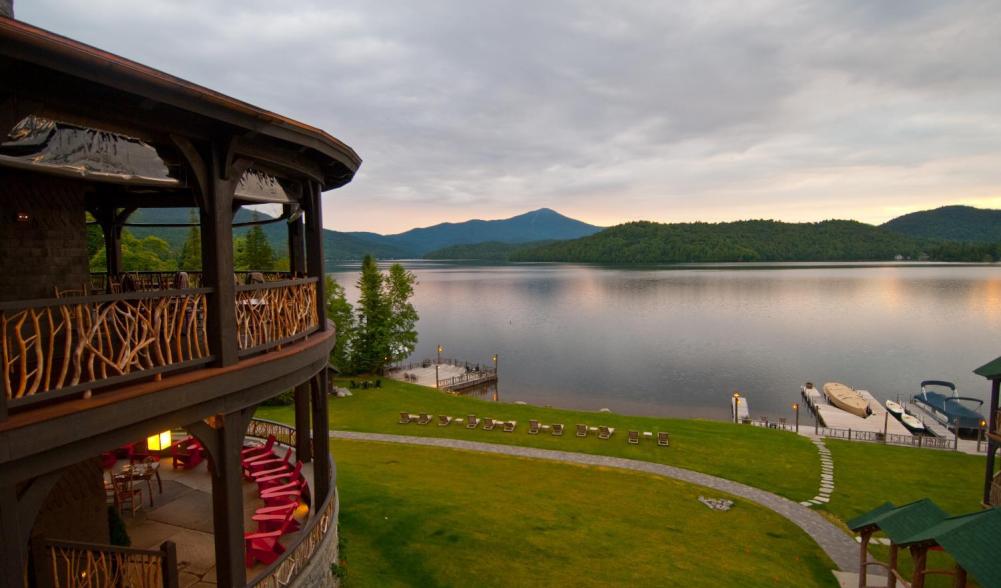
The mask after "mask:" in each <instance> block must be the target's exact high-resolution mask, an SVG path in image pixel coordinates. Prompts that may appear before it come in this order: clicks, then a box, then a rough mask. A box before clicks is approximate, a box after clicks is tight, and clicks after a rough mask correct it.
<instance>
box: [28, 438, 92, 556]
mask: <svg viewBox="0 0 1001 588" xmlns="http://www.w3.org/2000/svg"><path fill="white" fill-rule="evenodd" d="M31 537H32V538H35V537H45V538H46V539H62V540H65V541H83V542H86V543H103V544H107V543H108V541H109V538H108V505H107V503H106V501H105V497H104V471H103V470H102V469H101V461H100V459H98V458H96V457H95V458H92V459H88V460H85V461H82V462H80V463H78V464H76V465H72V466H70V467H68V468H65V469H64V470H63V475H62V477H61V478H59V481H58V482H56V485H55V487H54V488H53V489H52V492H50V493H49V496H48V497H47V498H46V499H45V502H44V503H43V504H42V509H41V510H40V511H39V513H38V518H37V519H35V526H34V527H32V529H31Z"/></svg>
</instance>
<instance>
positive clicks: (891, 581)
mask: <svg viewBox="0 0 1001 588" xmlns="http://www.w3.org/2000/svg"><path fill="white" fill-rule="evenodd" d="M899 551H900V547H898V546H897V544H896V543H890V561H889V567H890V570H889V573H888V574H887V576H886V588H896V586H897V554H898V552H899Z"/></svg>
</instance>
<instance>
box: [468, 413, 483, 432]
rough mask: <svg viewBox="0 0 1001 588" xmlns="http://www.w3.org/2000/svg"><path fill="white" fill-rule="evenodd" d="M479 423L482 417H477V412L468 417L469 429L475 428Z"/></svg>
mask: <svg viewBox="0 0 1001 588" xmlns="http://www.w3.org/2000/svg"><path fill="white" fill-rule="evenodd" d="M478 424H480V419H478V418H476V415H475V414H471V415H469V416H468V417H467V418H466V428H467V429H475V428H476V425H478Z"/></svg>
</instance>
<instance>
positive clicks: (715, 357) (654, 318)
mask: <svg viewBox="0 0 1001 588" xmlns="http://www.w3.org/2000/svg"><path fill="white" fill-rule="evenodd" d="M404 265H406V266H407V267H408V268H409V269H410V270H411V271H413V272H414V273H415V274H416V275H417V278H418V281H419V286H418V287H417V295H416V297H415V305H416V307H417V310H418V312H419V313H420V317H421V320H420V323H419V325H418V331H419V333H420V343H419V345H418V348H417V351H416V352H415V353H414V356H413V357H414V359H420V358H426V357H433V356H434V348H435V345H436V344H441V345H443V346H444V347H445V352H444V354H443V355H444V356H448V357H455V358H458V359H463V360H467V361H470V362H480V363H483V364H489V363H490V357H491V355H492V354H494V353H497V354H499V356H500V382H499V392H500V398H501V400H503V401H508V402H511V401H515V400H523V401H526V402H528V403H530V404H540V405H553V406H560V407H573V408H582V409H588V410H597V409H599V408H602V407H608V408H610V409H612V410H613V411H615V412H621V413H630V414H647V415H664V416H684V417H707V418H718V419H725V418H729V415H730V409H729V397H730V395H731V394H732V393H733V391H734V390H739V391H740V392H741V394H742V395H745V396H746V397H747V398H748V400H749V406H750V408H751V415H752V417H754V418H758V417H759V416H761V415H767V416H769V417H770V418H777V417H783V416H784V417H791V416H792V409H791V408H790V405H791V403H792V402H795V401H797V400H798V399H799V387H800V385H802V384H803V382H806V381H813V382H816V383H818V384H822V383H823V382H827V381H840V382H844V383H846V384H849V385H851V386H854V387H856V388H861V389H866V390H869V391H870V392H872V393H873V394H874V395H875V396H876V397H877V398H879V399H881V400H883V399H886V398H891V399H896V398H897V397H898V396H899V397H901V398H905V397H907V398H909V397H910V395H911V394H913V393H915V392H917V391H918V390H919V386H918V384H919V382H920V381H921V380H924V379H940V380H950V381H952V382H955V383H956V384H957V386H958V388H959V392H960V394H962V395H964V396H973V397H977V398H981V399H986V397H987V391H988V385H987V383H986V381H985V380H983V379H981V378H979V377H977V376H975V375H973V374H972V373H971V370H973V369H974V368H976V367H978V366H980V365H982V364H984V363H986V362H987V361H989V360H991V359H993V358H994V357H996V356H998V355H999V354H1001V271H999V270H1001V268H998V267H993V266H979V267H969V266H952V267H950V266H947V267H943V266H928V265H925V266H921V265H920V264H917V265H904V264H899V265H892V266H889V267H887V266H865V265H855V266H853V267H839V266H836V265H833V264H832V265H825V264H810V265H809V266H806V265H797V264H777V265H774V264H773V265H762V266H741V267H740V268H739V269H734V268H733V267H732V266H729V267H728V266H715V267H700V268H680V269H679V268H678V267H677V266H675V267H671V268H628V269H623V268H610V267H595V266H580V265H561V264H517V265H469V264H458V263H442V262H421V261H414V262H405V263H404ZM337 269H338V271H336V272H334V273H333V274H332V275H333V277H334V278H335V279H337V280H338V281H339V282H340V283H341V284H342V285H344V286H345V287H346V289H347V290H348V296H349V298H351V299H352V301H353V300H354V298H355V297H356V296H357V290H356V288H355V287H354V284H355V282H356V281H357V279H358V267H357V265H354V266H344V267H340V268H337ZM402 408H405V407H401V409H402ZM803 419H804V422H805V421H806V420H808V417H807V416H806V413H805V412H804V415H803Z"/></svg>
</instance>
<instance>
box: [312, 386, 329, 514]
mask: <svg viewBox="0 0 1001 588" xmlns="http://www.w3.org/2000/svg"><path fill="white" fill-rule="evenodd" d="M311 384H312V385H311V388H312V392H313V403H312V405H313V487H314V490H313V491H314V497H315V499H316V504H320V503H321V502H323V499H325V498H326V497H327V495H328V494H330V460H329V459H328V458H329V457H330V423H329V421H328V420H327V419H328V416H327V370H326V369H322V370H320V373H318V374H316V375H315V376H313V379H312V380H311Z"/></svg>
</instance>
